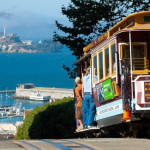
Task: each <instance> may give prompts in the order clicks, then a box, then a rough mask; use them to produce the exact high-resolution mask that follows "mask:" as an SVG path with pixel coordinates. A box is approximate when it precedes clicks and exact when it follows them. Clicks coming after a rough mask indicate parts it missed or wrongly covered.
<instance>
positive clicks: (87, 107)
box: [82, 94, 95, 126]
mask: <svg viewBox="0 0 150 150" xmlns="http://www.w3.org/2000/svg"><path fill="white" fill-rule="evenodd" d="M94 114H95V103H94V99H93V96H92V95H90V94H84V96H83V100H82V120H83V126H92V125H93V122H94Z"/></svg>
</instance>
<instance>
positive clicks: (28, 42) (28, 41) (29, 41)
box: [22, 40, 33, 45]
mask: <svg viewBox="0 0 150 150" xmlns="http://www.w3.org/2000/svg"><path fill="white" fill-rule="evenodd" d="M22 43H23V44H25V45H32V43H33V41H31V40H23V41H22Z"/></svg>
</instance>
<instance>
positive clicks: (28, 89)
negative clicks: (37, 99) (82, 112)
mask: <svg viewBox="0 0 150 150" xmlns="http://www.w3.org/2000/svg"><path fill="white" fill-rule="evenodd" d="M32 94H34V95H38V94H39V95H42V96H48V97H50V100H59V99H62V98H64V97H74V92H73V89H65V88H48V87H35V86H34V84H31V83H30V84H19V86H18V87H17V88H16V92H15V94H14V95H13V98H22V99H30V96H31V95H32Z"/></svg>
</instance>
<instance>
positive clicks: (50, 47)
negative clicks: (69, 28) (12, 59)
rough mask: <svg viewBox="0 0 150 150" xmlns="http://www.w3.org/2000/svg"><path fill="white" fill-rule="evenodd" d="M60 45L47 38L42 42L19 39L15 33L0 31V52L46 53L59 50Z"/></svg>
mask: <svg viewBox="0 0 150 150" xmlns="http://www.w3.org/2000/svg"><path fill="white" fill-rule="evenodd" d="M61 48H62V45H61V44H60V43H59V42H53V40H51V39H48V40H44V41H43V42H42V41H41V40H39V42H38V43H36V44H35V43H33V41H32V40H20V37H19V36H17V34H15V33H9V34H8V35H7V34H6V29H5V27H4V32H0V53H47V52H60V50H61Z"/></svg>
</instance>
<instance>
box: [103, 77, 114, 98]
mask: <svg viewBox="0 0 150 150" xmlns="http://www.w3.org/2000/svg"><path fill="white" fill-rule="evenodd" d="M102 88H103V94H104V99H105V100H108V99H112V98H114V94H113V89H112V82H111V79H108V80H106V81H104V82H102Z"/></svg>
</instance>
